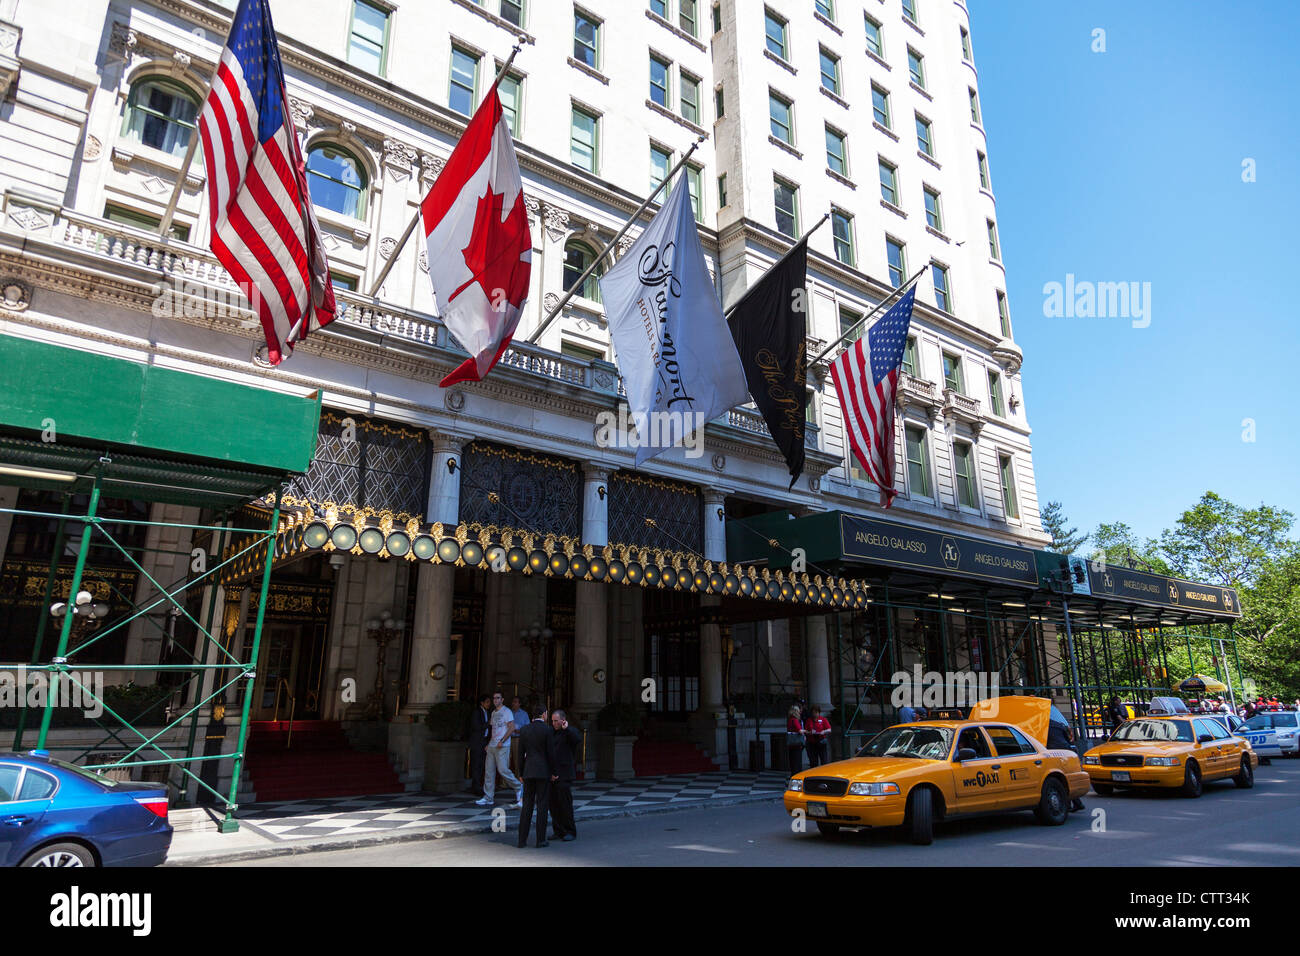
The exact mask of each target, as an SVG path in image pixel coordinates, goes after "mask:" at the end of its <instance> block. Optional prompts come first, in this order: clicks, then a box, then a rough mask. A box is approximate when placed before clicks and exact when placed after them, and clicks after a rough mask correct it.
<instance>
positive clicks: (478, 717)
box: [469, 694, 492, 797]
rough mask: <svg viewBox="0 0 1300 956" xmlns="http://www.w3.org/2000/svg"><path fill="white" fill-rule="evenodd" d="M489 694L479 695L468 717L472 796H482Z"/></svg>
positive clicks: (490, 699) (489, 727)
mask: <svg viewBox="0 0 1300 956" xmlns="http://www.w3.org/2000/svg"><path fill="white" fill-rule="evenodd" d="M491 704H492V695H491V694H479V695H478V704H477V705H476V706H475V708H474V711H473V713H471V714H470V717H469V778H470V787H471V789H472V790H473V793H474V796H476V797H481V796H483V764H484V761H485V760H486V759H487V753H486V748H487V742H488V735H489V733H490V732H491V722H490V720H489V717H490V716H491V709H490V708H491Z"/></svg>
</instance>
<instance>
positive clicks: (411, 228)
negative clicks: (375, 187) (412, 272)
mask: <svg viewBox="0 0 1300 956" xmlns="http://www.w3.org/2000/svg"><path fill="white" fill-rule="evenodd" d="M527 42H529V41H528V38H527V37H526V36H524V34H522V33H521V34H519V39H518V40H516V41H515V45H514V48H513V49H511V51H510V55H509V56H508V57H506V61H505V63H503V64H501V69H499V70H497V76H496V79H494V80H493V81H492V85H491V86H489V87H488V88H487V92H486V93H484V94H483V99H487V97H488V95H489V94H490V93H491V92H492V91H493V90H495V89H496V88H497V86H498V85H499V84H500V83H501V81H502V80H503V79H504V78H505V75H506V71H507V70H509V69H510V64H511V63H513V62H514V61H515V54H516V53H518V52H519V51H520V49H522V47H523V45H524V44H525V43H527ZM479 102H480V103H482V100H480V101H479ZM420 212H421V205H420V204H417V205H416V207H415V215H413V216H412V217H411V221H410V222H408V223H407V224H406V229H405V230H404V231H403V232H402V235H401V237H400V238H399V239H398V240H397V245H396V246H394V247H393V251H392V252H391V253H390V254H389V256H388V261H387V262H386V263H384V268H383V269H381V270H380V272H379V278H377V279H375V282H374V285H373V286H371V288H370V298H372V299H373V298H375V296H377V295H379V289H380V287H381V286H382V285H383V284H384V280H385V279H387V278H388V273H390V272H391V271H392V270H393V266H395V265H397V254H398V253H399V252H401V251H402V249H403V247H404V246H405V245H406V240H408V239H410V238H411V233H413V232H415V226H416V224H417V223H418V222H419V221H420Z"/></svg>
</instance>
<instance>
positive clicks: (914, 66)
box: [907, 46, 925, 89]
mask: <svg viewBox="0 0 1300 956" xmlns="http://www.w3.org/2000/svg"><path fill="white" fill-rule="evenodd" d="M924 61H925V57H923V56H921V54H919V53H917V52H916V51H915V50H913V49H912V48H911V47H910V46H909V47H908V48H907V72H908V75H910V76H911V77H912V82H913V83H915V84H916V85H917V86H919V87H920V88H921V89H925V62H924Z"/></svg>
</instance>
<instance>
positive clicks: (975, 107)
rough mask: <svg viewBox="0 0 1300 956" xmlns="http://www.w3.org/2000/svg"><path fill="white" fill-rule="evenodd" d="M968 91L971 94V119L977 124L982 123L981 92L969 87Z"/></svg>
mask: <svg viewBox="0 0 1300 956" xmlns="http://www.w3.org/2000/svg"><path fill="white" fill-rule="evenodd" d="M966 92H967V93H969V94H970V121H971V122H972V123H974V124H975V125H976V126H979V125H980V98H979V94H978V93H976V92H975V91H974V90H973V89H971V88H969V87H967V88H966Z"/></svg>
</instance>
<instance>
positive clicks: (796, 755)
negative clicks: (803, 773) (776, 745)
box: [785, 704, 804, 775]
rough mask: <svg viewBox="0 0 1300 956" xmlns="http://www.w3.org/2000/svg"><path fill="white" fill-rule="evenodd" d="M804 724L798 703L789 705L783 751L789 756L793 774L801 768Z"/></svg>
mask: <svg viewBox="0 0 1300 956" xmlns="http://www.w3.org/2000/svg"><path fill="white" fill-rule="evenodd" d="M803 748H804V726H803V720H802V719H801V712H800V710H799V705H798V704H793V705H791V707H790V714H789V716H788V717H787V718H786V721H785V751H786V754H787V755H788V756H789V758H790V773H791V775H794V774H796V773H798V772H799V771H800V770H802V769H803Z"/></svg>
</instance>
